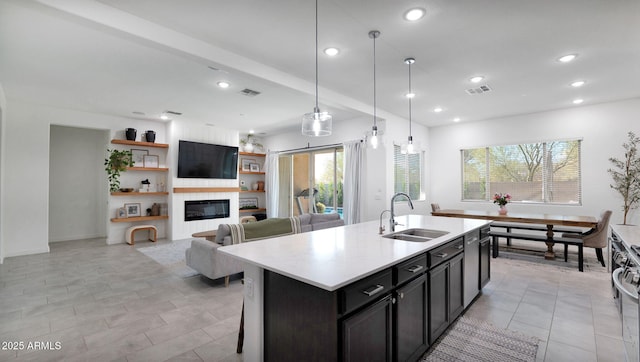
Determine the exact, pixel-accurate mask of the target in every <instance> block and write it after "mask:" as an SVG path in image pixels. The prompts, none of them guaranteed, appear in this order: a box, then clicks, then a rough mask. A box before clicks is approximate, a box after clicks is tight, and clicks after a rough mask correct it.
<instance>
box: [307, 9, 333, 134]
mask: <svg viewBox="0 0 640 362" xmlns="http://www.w3.org/2000/svg"><path fill="white" fill-rule="evenodd" d="M332 120H333V117H331V115H330V114H329V112H320V108H319V107H318V0H316V106H315V107H314V108H313V112H312V113H306V114H305V115H304V116H303V117H302V134H303V135H305V136H312V137H319V136H329V135H331V122H332Z"/></svg>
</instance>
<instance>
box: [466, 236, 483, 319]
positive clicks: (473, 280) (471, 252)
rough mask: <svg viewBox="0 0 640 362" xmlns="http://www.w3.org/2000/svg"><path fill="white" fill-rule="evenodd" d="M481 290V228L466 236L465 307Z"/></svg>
mask: <svg viewBox="0 0 640 362" xmlns="http://www.w3.org/2000/svg"><path fill="white" fill-rule="evenodd" d="M479 292H480V230H474V231H472V232H470V233H468V234H466V235H465V236H464V307H465V308H467V307H468V306H469V304H471V302H472V301H473V299H474V298H475V297H476V295H478V293H479Z"/></svg>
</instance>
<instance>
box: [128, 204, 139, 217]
mask: <svg viewBox="0 0 640 362" xmlns="http://www.w3.org/2000/svg"><path fill="white" fill-rule="evenodd" d="M141 208H142V207H141V205H140V203H139V202H134V203H127V204H124V210H125V214H126V216H127V217H139V216H142V214H141V213H140V210H141Z"/></svg>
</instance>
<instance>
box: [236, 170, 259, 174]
mask: <svg viewBox="0 0 640 362" xmlns="http://www.w3.org/2000/svg"><path fill="white" fill-rule="evenodd" d="M238 172H240V173H241V174H243V175H264V174H265V173H264V171H259V172H251V171H242V170H240V171H238Z"/></svg>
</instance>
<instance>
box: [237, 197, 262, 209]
mask: <svg viewBox="0 0 640 362" xmlns="http://www.w3.org/2000/svg"><path fill="white" fill-rule="evenodd" d="M238 201H239V205H240V210H247V209H257V208H258V198H257V197H248V198H243V199H239V200H238Z"/></svg>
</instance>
